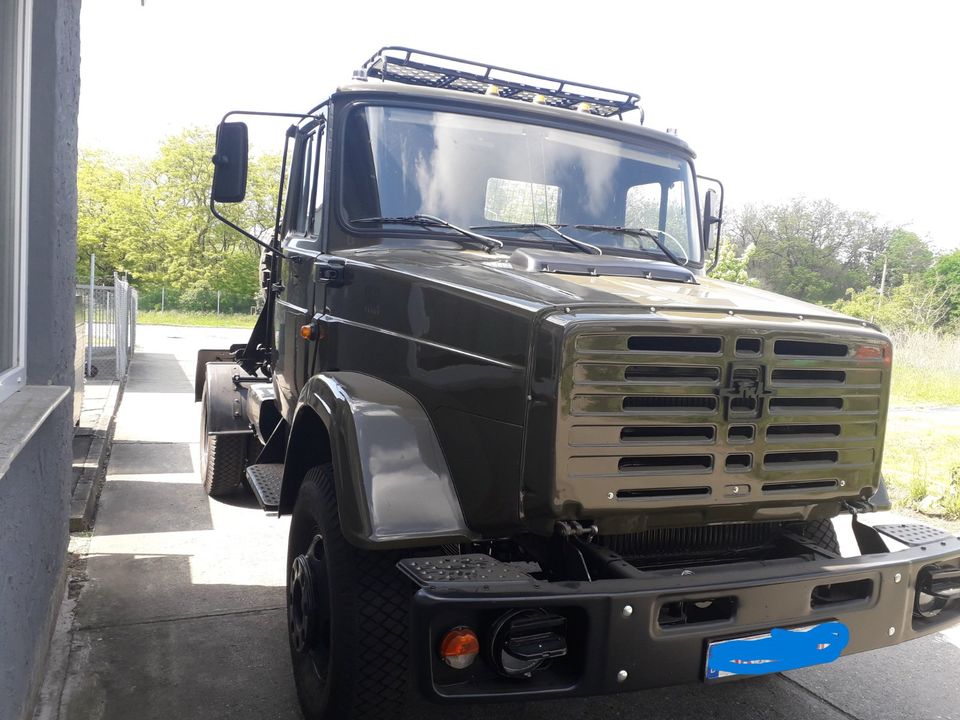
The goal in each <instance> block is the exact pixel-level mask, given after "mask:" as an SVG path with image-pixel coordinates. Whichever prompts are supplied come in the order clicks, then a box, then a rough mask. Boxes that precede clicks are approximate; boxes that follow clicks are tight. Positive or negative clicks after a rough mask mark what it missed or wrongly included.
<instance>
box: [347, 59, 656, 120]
mask: <svg viewBox="0 0 960 720" xmlns="http://www.w3.org/2000/svg"><path fill="white" fill-rule="evenodd" d="M438 61H439V63H438ZM450 63H455V64H456V65H457V67H451V66H450ZM360 72H361V74H362V75H363V76H365V77H375V78H380V79H381V80H391V81H393V82H399V83H404V84H407V85H421V86H424V87H433V88H445V89H447V90H460V91H461V92H469V93H475V94H478V95H499V96H500V97H507V98H516V99H519V100H525V101H527V102H534V103H538V104H543V105H550V106H552V107H559V108H567V109H572V110H581V111H583V112H588V113H590V114H592V115H599V116H601V117H611V116H613V115H616V116H618V117H619V118H620V119H621V120H622V119H623V113H625V112H628V111H630V110H640V123H641V124H643V109H642V108H641V107H640V105H639V104H638V103H639V102H640V96H639V95H637V94H636V93H631V92H624V91H622V90H613V89H611V88H605V87H599V86H597V85H584V84H583V83H573V82H570V81H568V80H561V79H560V78H552V77H547V76H546V75H535V74H533V73H526V72H520V71H518V70H511V69H509V68H503V67H497V66H496V65H487V64H486V63H477V62H473V61H470V60H462V59H460V58H455V57H450V56H449V55H438V54H437V53H431V52H426V51H423V50H414V49H413V48H406V47H395V46H388V47H383V48H380V49H379V50H378V51H377V52H376V53H375V54H374V55H373V57H371V58H370V59H369V60H367V62H365V63H364V64H363V68H362V69H361V71H360Z"/></svg>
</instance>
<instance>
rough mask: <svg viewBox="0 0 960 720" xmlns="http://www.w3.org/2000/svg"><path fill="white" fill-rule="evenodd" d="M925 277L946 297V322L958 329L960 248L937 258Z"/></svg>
mask: <svg viewBox="0 0 960 720" xmlns="http://www.w3.org/2000/svg"><path fill="white" fill-rule="evenodd" d="M927 279H928V280H929V281H930V282H932V283H933V285H934V287H936V288H937V290H938V291H939V292H942V293H943V294H944V295H945V296H946V298H947V304H948V306H949V307H948V310H947V322H948V323H949V324H950V325H951V326H952V327H953V328H954V330H956V331H960V250H954V251H953V252H952V253H950V254H949V255H944V256H943V257H941V258H939V259H938V260H937V262H936V263H935V264H934V266H933V268H931V269H930V271H929V272H928V273H927Z"/></svg>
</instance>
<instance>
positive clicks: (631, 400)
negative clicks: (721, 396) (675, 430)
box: [623, 395, 719, 413]
mask: <svg viewBox="0 0 960 720" xmlns="http://www.w3.org/2000/svg"><path fill="white" fill-rule="evenodd" d="M718 404H719V401H718V399H717V398H715V397H709V396H702V397H698V396H691V397H684V396H677V395H675V396H670V395H666V396H662V395H632V396H629V397H625V398H624V399H623V409H624V410H627V411H633V412H638V411H643V412H658V411H661V412H696V413H699V412H703V411H708V412H716V410H717V405H718Z"/></svg>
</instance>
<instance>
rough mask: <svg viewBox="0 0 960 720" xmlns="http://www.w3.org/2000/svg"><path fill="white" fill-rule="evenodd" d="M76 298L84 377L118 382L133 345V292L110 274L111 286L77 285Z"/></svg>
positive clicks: (131, 352) (136, 303) (134, 336)
mask: <svg viewBox="0 0 960 720" xmlns="http://www.w3.org/2000/svg"><path fill="white" fill-rule="evenodd" d="M77 295H78V296H79V298H80V303H81V305H82V306H83V314H84V323H83V332H84V333H85V341H86V358H85V363H84V364H85V367H84V372H85V374H86V376H87V377H88V378H93V377H98V376H99V377H113V378H115V379H117V380H120V379H122V378H123V377H124V376H125V375H126V373H127V367H128V365H129V363H130V356H131V355H133V350H134V348H135V347H136V344H137V308H138V305H139V298H138V293H137V290H136V289H135V288H132V287H130V283H129V282H127V281H126V280H125V279H124V278H121V277H120V276H118V275H117V274H116V273H114V276H113V285H112V286H110V285H95V286H93V287H92V288H91V287H90V286H89V285H78V286H77ZM80 331H81V326H80V325H79V324H78V333H79V332H80Z"/></svg>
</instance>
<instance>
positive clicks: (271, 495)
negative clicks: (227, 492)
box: [246, 463, 283, 515]
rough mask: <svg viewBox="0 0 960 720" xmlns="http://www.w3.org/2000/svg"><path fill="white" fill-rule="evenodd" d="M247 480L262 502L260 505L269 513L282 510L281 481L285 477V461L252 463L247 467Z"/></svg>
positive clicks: (258, 500)
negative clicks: (262, 463) (261, 463)
mask: <svg viewBox="0 0 960 720" xmlns="http://www.w3.org/2000/svg"><path fill="white" fill-rule="evenodd" d="M246 475H247V482H249V483H250V489H251V490H253V494H254V495H255V496H256V498H257V502H259V503H260V507H262V508H263V510H264V512H266V513H267V514H269V515H276V514H277V513H278V512H279V510H280V481H281V480H282V479H283V463H269V464H264V465H250V466H249V467H248V468H247V473H246Z"/></svg>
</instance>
